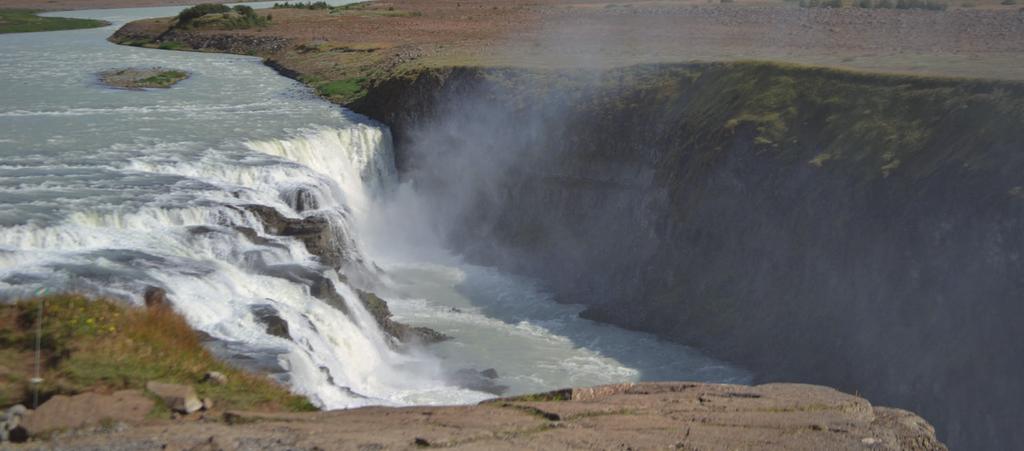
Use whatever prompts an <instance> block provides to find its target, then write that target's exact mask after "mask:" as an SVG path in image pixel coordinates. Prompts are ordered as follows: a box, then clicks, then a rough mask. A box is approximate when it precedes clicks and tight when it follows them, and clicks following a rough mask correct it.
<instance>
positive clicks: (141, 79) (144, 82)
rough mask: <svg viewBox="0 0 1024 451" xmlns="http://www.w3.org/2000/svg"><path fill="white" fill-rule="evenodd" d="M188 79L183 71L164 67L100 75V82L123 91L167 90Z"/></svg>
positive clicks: (127, 69)
mask: <svg viewBox="0 0 1024 451" xmlns="http://www.w3.org/2000/svg"><path fill="white" fill-rule="evenodd" d="M188 77H189V73H188V72H185V71H183V70H176V69H167V68H162V67H150V68H126V69H113V70H108V71H105V72H101V73H100V74H99V78H100V82H102V83H103V84H105V85H107V86H111V87H114V88H121V89H143V88H163V89H166V88H170V87H171V86H174V85H176V84H178V82H180V81H182V80H185V79H186V78H188Z"/></svg>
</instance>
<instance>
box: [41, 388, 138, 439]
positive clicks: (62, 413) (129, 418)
mask: <svg viewBox="0 0 1024 451" xmlns="http://www.w3.org/2000/svg"><path fill="white" fill-rule="evenodd" d="M153 404H154V402H153V400H152V399H150V398H148V397H146V395H144V394H143V393H142V392H141V391H138V390H124V391H119V392H114V393H113V394H109V395H106V394H98V393H82V394H78V395H74V396H64V395H57V396H54V397H52V398H50V399H49V400H47V401H46V402H44V403H43V404H42V405H41V406H39V408H38V409H36V410H34V411H29V412H27V413H26V414H25V416H24V418H23V419H22V420H21V426H22V427H24V428H25V430H26V431H27V432H28V434H29V435H38V434H42V433H45V432H48V431H56V430H64V429H77V428H81V427H87V426H95V425H98V424H101V423H102V422H106V421H120V422H125V423H131V422H138V421H142V420H143V419H144V418H145V417H146V414H148V413H149V411H150V410H152V409H153Z"/></svg>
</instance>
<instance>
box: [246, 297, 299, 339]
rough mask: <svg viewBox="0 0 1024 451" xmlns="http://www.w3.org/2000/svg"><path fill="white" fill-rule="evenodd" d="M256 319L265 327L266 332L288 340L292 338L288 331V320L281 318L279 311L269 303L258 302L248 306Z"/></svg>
mask: <svg viewBox="0 0 1024 451" xmlns="http://www.w3.org/2000/svg"><path fill="white" fill-rule="evenodd" d="M249 310H250V311H252V314H253V316H255V317H256V321H259V323H260V324H263V325H264V326H265V327H266V331H267V333H268V334H270V335H273V336H275V337H281V338H285V339H288V340H291V339H292V336H291V334H290V333H288V321H285V320H284V319H283V318H281V313H280V312H278V311H277V309H276V308H274V306H272V305H270V304H258V305H253V306H250V307H249Z"/></svg>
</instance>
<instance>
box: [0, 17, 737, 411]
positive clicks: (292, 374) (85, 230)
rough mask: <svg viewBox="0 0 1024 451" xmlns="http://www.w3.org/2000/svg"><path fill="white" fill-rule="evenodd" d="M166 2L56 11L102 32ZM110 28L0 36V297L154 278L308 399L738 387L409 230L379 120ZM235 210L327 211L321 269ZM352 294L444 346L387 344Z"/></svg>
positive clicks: (454, 399)
mask: <svg viewBox="0 0 1024 451" xmlns="http://www.w3.org/2000/svg"><path fill="white" fill-rule="evenodd" d="M174 11H175V10H174V9H168V8H151V9H131V10H106V11H93V12H89V11H86V12H79V13H75V14H76V15H78V16H82V17H96V18H103V19H107V20H112V21H113V22H115V25H114V26H115V27H116V26H117V22H120V21H123V20H128V19H134V18H143V17H153V16H166V15H171V14H173V13H174ZM112 31H113V29H112V28H110V27H108V28H105V29H96V30H77V31H66V32H53V33H35V34H32V35H31V36H30V35H4V36H0V99H2V101H0V157H2V160H0V301H4V302H9V301H12V300H15V299H19V298H23V297H27V296H31V295H33V294H35V293H38V292H40V291H44V290H46V291H51V292H53V291H77V292H83V293H88V294H94V295H103V296H110V297H114V298H118V299H123V300H125V301H127V302H132V303H141V302H142V297H141V295H142V293H143V292H144V291H145V289H146V288H147V287H151V286H155V287H161V288H163V289H165V290H166V291H167V292H168V297H169V298H171V299H172V300H173V303H174V307H175V309H177V310H178V311H179V312H181V313H182V314H183V315H185V317H186V318H187V319H188V321H189V322H190V324H192V325H193V326H194V327H195V328H196V329H198V330H200V331H202V332H204V333H206V334H208V335H209V336H210V337H212V341H211V342H210V346H211V348H212V349H213V350H214V351H215V352H216V353H218V354H219V355H221V356H223V357H224V358H226V359H229V360H231V361H232V362H234V363H237V364H239V365H242V366H247V367H250V368H253V369H258V370H261V371H266V372H268V373H270V374H272V375H274V377H276V378H278V379H279V380H281V381H282V382H283V383H285V384H288V385H289V386H290V387H291V388H292V389H293V390H294V391H296V392H298V393H302V394H305V395H307V396H309V397H310V398H311V399H312V400H313V401H314V402H315V403H316V404H318V405H320V406H322V407H325V408H342V407H352V406H360V405H367V404H391V405H405V404H452V403H467V402H475V401H479V400H482V399H485V398H487V397H490V396H493V394H492V393H484V392H481V391H476V390H472V389H470V388H466V387H468V386H469V385H467V384H466V383H464V382H465V381H460V378H459V377H458V374H459V372H460V370H461V371H479V370H483V369H487V368H494V369H496V370H497V373H498V374H499V377H498V378H497V380H496V382H495V383H496V384H498V385H500V386H502V387H505V388H506V391H505V393H510V394H511V393H524V392H529V391H538V390H547V389H554V388H559V387H562V386H568V385H590V384H598V383H608V382H618V381H623V380H639V379H647V380H650V379H694V380H708V381H721V382H743V381H746V380H747V378H748V376H747V374H746V373H745V372H743V371H741V370H737V369H735V368H732V367H729V366H727V365H724V364H721V363H720V362H715V361H713V360H710V359H707V358H705V357H703V356H700V355H699V354H697V353H695V352H693V351H692V350H690V349H688V348H685V347H682V346H678V345H673V344H669V343H664V342H660V341H658V340H656V339H654V338H653V337H650V336H648V335H644V334H638V333H632V332H627V331H623V330H620V329H616V328H613V327H610V326H602V325H598V324H595V323H591V322H589V321H584V320H580V319H579V318H578V317H577V316H576V313H577V312H578V308H576V307H574V306H566V305H559V304H556V303H554V302H552V301H551V299H550V297H549V296H548V295H547V294H546V293H545V292H544V290H543V289H542V287H538V286H535V285H534V284H533V283H532V282H531V281H529V280H525V279H521V278H517V277H514V276H511V275H507V274H500V273H498V272H496V271H494V270H491V269H488V268H479V267H472V266H467V265H464V264H462V263H461V262H459V260H458V258H457V257H456V256H451V255H447V254H446V253H445V252H444V251H443V249H440V248H438V246H437V243H436V242H434V241H433V240H431V239H429V237H430V236H431V234H430V233H429V232H430V231H429V230H428V228H426V227H423V226H421V225H419V224H418V222H417V218H418V216H417V210H416V208H415V205H414V203H415V187H411V186H403V185H400V184H399V181H398V177H397V176H396V174H395V170H394V164H393V160H394V157H393V155H392V151H391V147H390V146H391V138H390V135H389V133H388V131H387V129H386V128H385V127H382V126H380V125H379V124H375V123H373V122H372V121H368V120H366V119H364V118H360V117H356V116H354V115H351V114H349V113H347V112H345V111H342V110H340V109H338V108H337V107H335V106H333V105H330V104H327V103H325V102H323V101H321V100H319V99H317V98H315V97H314V96H312V95H311V94H310V93H309V92H308V90H306V89H305V88H303V87H301V86H299V85H298V84H297V83H295V82H293V81H291V80H288V79H285V78H283V77H280V76H277V75H276V74H274V73H273V72H272V71H271V70H269V69H268V68H266V67H264V66H263V65H262V64H261V63H260V62H259V61H258V60H257V59H254V58H248V57H239V56H229V55H212V54H196V53H178V52H168V51H159V50H150V49H139V48H130V47H120V46H114V45H111V44H108V43H106V42H105V41H104V38H105V37H106V36H107V35H109V34H110V33H111V32H112ZM124 66H139V67H145V66H165V67H175V68H181V69H184V70H188V71H190V72H191V73H192V74H193V76H192V77H191V78H190V79H189V80H187V81H185V82H183V83H181V84H180V85H178V86H177V87H175V88H173V89H170V90H151V91H143V92H136V91H123V90H116V89H110V88H106V87H103V86H101V85H100V84H98V83H97V82H96V78H95V74H96V73H98V72H101V71H103V70H106V69H109V68H111V67H124ZM254 206H257V207H260V208H263V207H269V208H272V209H273V210H274V211H276V212H277V213H279V214H280V215H282V216H283V217H286V218H291V219H292V220H300V219H302V218H312V217H315V218H320V219H322V220H323V221H326V224H327V229H328V230H329V232H330V240H329V245H330V247H331V249H332V250H333V251H335V252H336V253H337V254H338V255H340V257H339V259H338V261H335V262H325V261H324V259H323V258H318V257H317V256H316V255H313V254H312V253H311V252H310V250H309V248H308V247H307V246H306V245H304V244H303V242H302V241H301V240H299V239H296V238H295V237H292V236H288V235H287V234H276V233H272V231H270V230H267V227H266V223H265V220H264V219H263V218H261V217H260V216H259V215H257V214H256V213H254ZM423 248H429V252H421V251H422V250H423ZM311 275H312V276H311ZM310 277H315V278H321V279H326V280H330V281H331V283H330V287H331V289H332V290H334V292H333V293H332V297H334V298H338V299H342V300H343V304H344V305H332V304H331V303H328V302H325V301H324V300H323V297H324V296H322V295H321V296H319V297H318V296H314V295H313V293H312V292H311V286H310V284H309V283H308V280H309V278H310ZM356 289H372V290H374V291H376V292H378V294H380V295H382V297H384V298H385V299H387V301H388V303H389V304H390V306H391V308H392V310H393V311H394V312H395V314H396V317H397V319H399V320H401V321H405V322H407V323H410V324H413V325H417V326H426V327H431V328H434V329H436V330H439V331H440V332H442V333H445V334H447V335H449V336H451V337H453V339H452V340H449V341H446V342H444V343H440V344H436V345H431V346H428V347H424V348H419V347H407V346H399V345H397V344H396V342H395V341H394V340H393V339H392V338H391V337H389V336H387V334H385V333H384V332H383V331H382V330H381V328H380V327H379V326H378V324H377V322H376V321H375V319H374V318H373V317H372V316H371V314H370V313H369V312H367V310H366V309H365V308H364V306H363V304H362V303H361V302H360V301H359V297H358V295H357V293H356V291H355V290H356ZM267 308H270V309H272V311H274V312H276V315H278V316H279V317H280V318H281V319H283V320H285V321H286V322H287V323H288V325H289V333H288V336H284V337H282V336H278V335H272V334H270V333H268V331H267V329H266V327H265V326H264V325H263V324H261V323H260V320H259V318H258V315H257V314H256V313H255V312H257V311H261V309H263V311H265V309H267ZM470 385H471V384H470Z"/></svg>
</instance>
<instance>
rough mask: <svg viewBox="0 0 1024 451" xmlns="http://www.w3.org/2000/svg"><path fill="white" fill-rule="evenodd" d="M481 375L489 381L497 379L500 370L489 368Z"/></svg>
mask: <svg viewBox="0 0 1024 451" xmlns="http://www.w3.org/2000/svg"><path fill="white" fill-rule="evenodd" d="M480 375H481V376H483V377H486V378H488V379H497V378H498V370H496V369H494V368H488V369H486V370H483V371H481V372H480Z"/></svg>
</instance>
